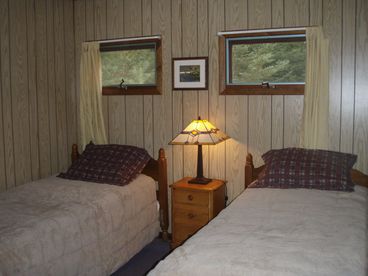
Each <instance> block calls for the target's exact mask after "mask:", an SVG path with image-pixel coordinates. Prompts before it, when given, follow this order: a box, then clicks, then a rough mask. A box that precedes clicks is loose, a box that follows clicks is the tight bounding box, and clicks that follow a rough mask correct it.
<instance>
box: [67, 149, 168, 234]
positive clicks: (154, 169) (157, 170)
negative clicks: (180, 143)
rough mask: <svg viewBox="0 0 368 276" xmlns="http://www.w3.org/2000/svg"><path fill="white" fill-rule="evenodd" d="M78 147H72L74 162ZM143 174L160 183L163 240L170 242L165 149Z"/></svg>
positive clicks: (147, 166) (77, 155)
mask: <svg viewBox="0 0 368 276" xmlns="http://www.w3.org/2000/svg"><path fill="white" fill-rule="evenodd" d="M79 155H80V154H79V152H78V146H77V145H76V144H73V146H72V155H71V157H72V162H74V161H75V160H77V159H78V158H79ZM142 173H143V174H145V175H148V176H150V177H152V178H153V179H154V180H156V181H157V182H158V191H157V200H158V201H159V203H160V226H161V231H162V233H161V234H162V239H164V240H168V239H169V235H168V228H169V205H168V185H167V161H166V157H165V151H164V149H160V150H159V152H158V159H157V160H156V159H153V158H151V160H150V161H149V162H148V164H147V165H146V167H145V168H144V169H143V171H142Z"/></svg>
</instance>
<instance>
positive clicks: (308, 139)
mask: <svg viewBox="0 0 368 276" xmlns="http://www.w3.org/2000/svg"><path fill="white" fill-rule="evenodd" d="M306 44H307V65H306V77H305V92H304V109H303V119H302V131H301V137H300V146H301V147H304V148H310V149H328V144H329V142H328V141H329V137H328V135H329V134H328V129H329V125H328V119H329V42H328V40H327V39H326V38H325V37H324V34H323V30H322V28H321V27H308V28H307V29H306Z"/></svg>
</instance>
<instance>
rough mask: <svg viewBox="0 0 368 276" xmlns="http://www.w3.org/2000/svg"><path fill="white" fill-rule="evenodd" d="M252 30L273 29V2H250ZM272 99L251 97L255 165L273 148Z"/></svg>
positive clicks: (251, 144)
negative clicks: (262, 155)
mask: <svg viewBox="0 0 368 276" xmlns="http://www.w3.org/2000/svg"><path fill="white" fill-rule="evenodd" d="M248 9H249V10H248V22H249V23H248V24H249V26H248V27H249V28H250V29H259V28H269V27H271V1H269V0H262V1H257V0H248ZM271 111H272V108H271V97H269V96H251V97H249V118H248V120H249V129H248V137H249V140H248V151H249V152H251V153H253V154H254V163H255V164H256V165H260V164H262V163H263V162H262V160H261V157H260V156H261V154H263V153H264V152H266V151H267V150H269V149H270V147H271V129H272V125H271Z"/></svg>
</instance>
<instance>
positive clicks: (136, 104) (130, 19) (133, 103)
mask: <svg viewBox="0 0 368 276" xmlns="http://www.w3.org/2000/svg"><path fill="white" fill-rule="evenodd" d="M141 35H142V3H141V1H137V0H125V1H124V36H126V37H135V36H141ZM128 89H129V88H128ZM125 107H126V113H125V116H126V139H127V140H126V143H127V144H129V145H135V146H138V147H143V146H144V130H143V127H144V124H143V117H144V114H143V96H127V97H126V98H125Z"/></svg>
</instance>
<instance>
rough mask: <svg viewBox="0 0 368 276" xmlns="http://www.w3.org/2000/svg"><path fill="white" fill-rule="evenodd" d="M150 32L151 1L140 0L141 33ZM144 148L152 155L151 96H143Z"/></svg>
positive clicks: (145, 34)
mask: <svg viewBox="0 0 368 276" xmlns="http://www.w3.org/2000/svg"><path fill="white" fill-rule="evenodd" d="M151 34H152V1H151V0H142V35H144V36H147V35H151ZM143 140H144V148H145V149H146V150H147V152H148V153H149V154H151V156H153V96H151V95H146V96H143Z"/></svg>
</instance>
